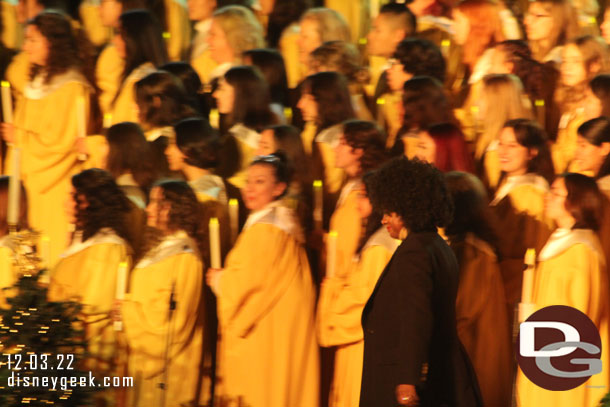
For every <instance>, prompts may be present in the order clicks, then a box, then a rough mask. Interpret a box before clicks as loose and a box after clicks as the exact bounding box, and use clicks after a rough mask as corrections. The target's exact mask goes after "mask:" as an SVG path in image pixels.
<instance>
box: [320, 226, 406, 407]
mask: <svg viewBox="0 0 610 407" xmlns="http://www.w3.org/2000/svg"><path fill="white" fill-rule="evenodd" d="M399 244H400V241H398V240H395V239H392V237H391V236H390V234H389V233H388V230H387V229H386V228H385V227H381V228H380V229H379V230H378V231H377V232H375V234H373V235H372V236H371V237H370V238H369V240H368V241H367V242H366V244H365V245H364V247H363V248H362V251H361V254H360V256H359V259H354V261H353V262H352V264H351V269H352V270H351V271H350V272H349V273H348V274H347V275H346V276H344V277H329V278H326V279H324V281H323V282H322V286H321V288H320V298H319V300H318V315H317V332H318V340H319V343H320V345H321V346H324V347H329V346H337V347H338V348H337V351H336V353H335V370H334V378H333V384H332V387H331V394H330V399H329V407H358V405H359V402H360V384H361V382H362V363H363V360H362V358H363V351H364V342H363V333H362V323H361V318H362V310H363V309H364V305H365V304H366V302H367V301H368V299H369V297H370V296H371V293H372V292H373V289H374V288H375V284H377V279H378V278H379V276H380V275H381V272H382V271H383V269H384V268H385V266H386V265H387V263H388V261H390V258H391V257H392V255H393V254H394V251H395V250H396V248H397V247H398V245H399Z"/></svg>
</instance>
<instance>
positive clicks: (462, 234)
mask: <svg viewBox="0 0 610 407" xmlns="http://www.w3.org/2000/svg"><path fill="white" fill-rule="evenodd" d="M445 181H446V183H447V188H448V190H449V193H450V194H451V198H452V201H453V207H454V211H453V219H452V220H451V222H450V223H449V225H447V228H446V229H445V234H446V235H447V236H449V238H450V239H451V240H457V241H462V240H464V239H465V238H466V235H467V234H468V233H472V234H473V235H475V236H476V237H477V238H479V239H481V240H483V241H484V242H486V243H487V244H489V245H490V246H491V247H492V248H493V249H494V251H496V253H498V243H499V238H498V231H497V230H496V228H495V223H494V218H493V212H492V211H491V209H490V207H489V200H488V197H487V192H486V191H485V187H484V186H483V183H482V182H481V181H480V180H479V179H478V178H477V177H476V176H474V175H472V174H469V173H465V172H459V171H452V172H448V173H446V174H445Z"/></svg>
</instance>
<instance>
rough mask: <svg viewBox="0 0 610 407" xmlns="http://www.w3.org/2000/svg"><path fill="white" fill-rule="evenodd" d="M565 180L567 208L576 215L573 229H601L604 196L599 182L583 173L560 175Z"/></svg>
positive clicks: (571, 213)
mask: <svg viewBox="0 0 610 407" xmlns="http://www.w3.org/2000/svg"><path fill="white" fill-rule="evenodd" d="M560 177H561V178H563V180H564V181H565V184H566V190H567V192H568V196H567V197H566V200H565V204H564V205H565V208H566V210H567V211H568V212H570V215H572V216H573V217H574V220H575V223H574V226H572V229H591V230H595V231H597V230H599V228H600V226H601V221H602V216H603V201H604V196H603V194H602V192H600V190H599V187H598V186H597V182H595V180H594V179H593V178H591V177H587V176H586V175H583V174H575V173H566V174H562V175H560Z"/></svg>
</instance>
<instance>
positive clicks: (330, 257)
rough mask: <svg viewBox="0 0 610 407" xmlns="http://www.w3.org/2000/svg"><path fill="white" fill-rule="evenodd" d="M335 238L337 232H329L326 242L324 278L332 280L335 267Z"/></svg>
mask: <svg viewBox="0 0 610 407" xmlns="http://www.w3.org/2000/svg"><path fill="white" fill-rule="evenodd" d="M337 236H338V233H337V231H336V230H331V231H330V233H329V234H328V240H327V242H326V277H328V278H333V277H334V276H335V267H336V263H337Z"/></svg>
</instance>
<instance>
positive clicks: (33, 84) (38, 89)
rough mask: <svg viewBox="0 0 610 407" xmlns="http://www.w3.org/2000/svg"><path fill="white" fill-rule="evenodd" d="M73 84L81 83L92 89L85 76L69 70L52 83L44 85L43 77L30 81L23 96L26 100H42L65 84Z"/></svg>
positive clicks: (52, 80) (53, 79)
mask: <svg viewBox="0 0 610 407" xmlns="http://www.w3.org/2000/svg"><path fill="white" fill-rule="evenodd" d="M72 82H76V83H80V84H83V85H84V86H87V87H91V85H90V84H89V82H87V79H85V77H84V76H83V74H81V73H80V72H78V71H77V70H74V69H69V70H68V71H66V72H64V73H62V74H59V75H55V76H54V77H53V78H52V79H51V82H50V83H48V84H45V83H44V81H43V75H40V74H39V75H37V76H36V77H35V78H34V79H32V80H31V81H29V82H28V83H27V84H26V85H25V89H24V90H23V94H24V96H25V97H26V99H33V100H40V99H42V98H44V97H46V96H47V95H49V94H50V93H52V92H54V91H56V90H57V89H59V88H61V87H62V86H64V85H65V84H67V83H72Z"/></svg>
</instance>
